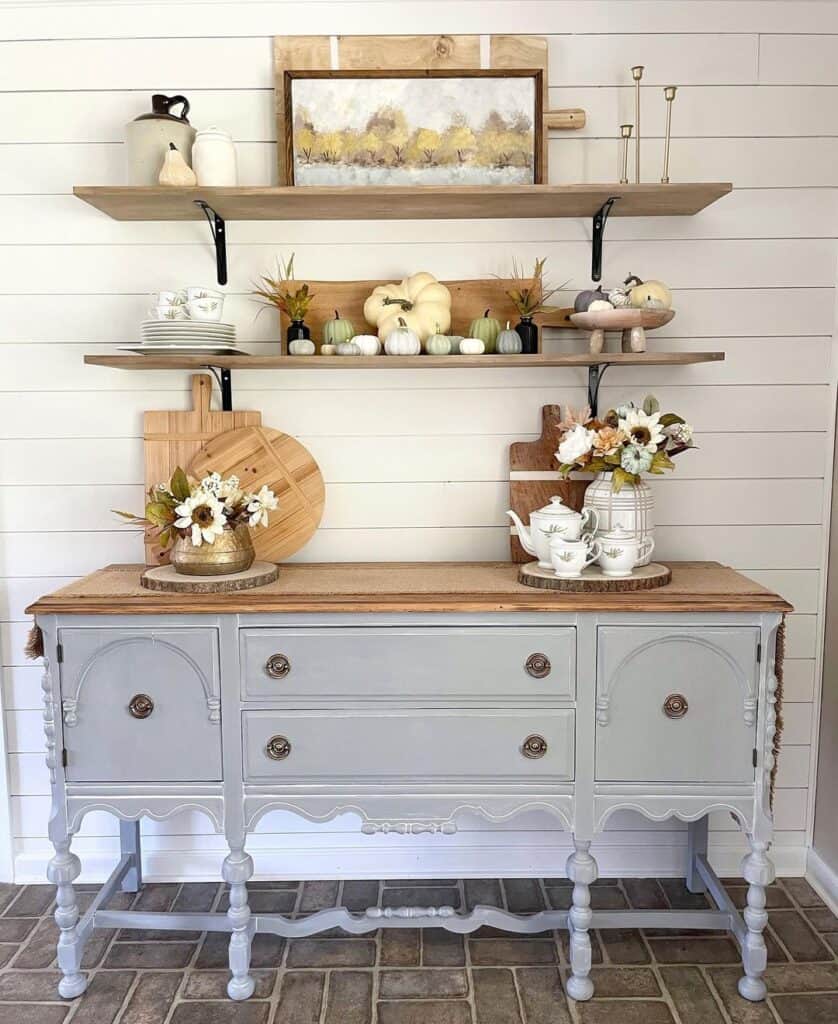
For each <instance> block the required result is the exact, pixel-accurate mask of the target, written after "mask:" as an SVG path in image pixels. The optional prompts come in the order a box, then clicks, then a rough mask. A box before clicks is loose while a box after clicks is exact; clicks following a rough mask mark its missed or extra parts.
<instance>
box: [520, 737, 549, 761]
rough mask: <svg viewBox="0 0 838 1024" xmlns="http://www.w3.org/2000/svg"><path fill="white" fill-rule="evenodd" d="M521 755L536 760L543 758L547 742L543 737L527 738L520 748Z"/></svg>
mask: <svg viewBox="0 0 838 1024" xmlns="http://www.w3.org/2000/svg"><path fill="white" fill-rule="evenodd" d="M521 753H522V754H523V755H524V757H530V758H533V759H535V758H538V757H544V755H545V754H546V753H547V740H545V739H544V737H543V736H536V735H532V736H527V738H526V739H525V740H524V743H523V746H522V747H521Z"/></svg>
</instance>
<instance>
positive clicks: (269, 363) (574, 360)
mask: <svg viewBox="0 0 838 1024" xmlns="http://www.w3.org/2000/svg"><path fill="white" fill-rule="evenodd" d="M724 357H725V354H724V352H600V353H599V354H598V355H591V354H590V353H588V352H579V353H577V352H574V353H570V354H562V355H546V354H544V353H539V354H538V355H517V356H499V355H482V356H222V355H218V356H214V355H207V356H180V355H160V356H143V355H124V356H123V355H104V356H85V357H84V361H85V363H87V364H88V366H110V367H113V368H115V369H120V370H200V369H204V368H206V367H208V366H215V367H218V368H219V369H228V370H337V369H341V370H392V369H413V370H416V369H444V368H450V369H458V368H459V369H489V368H491V367H510V366H555V367H561V366H611V365H615V364H616V365H619V366H684V365H687V364H689V363H715V362H719V361H720V360H723V359H724Z"/></svg>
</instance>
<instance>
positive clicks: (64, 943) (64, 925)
mask: <svg viewBox="0 0 838 1024" xmlns="http://www.w3.org/2000/svg"><path fill="white" fill-rule="evenodd" d="M52 844H53V846H54V847H55V856H54V857H53V858H52V860H50V862H49V864H48V865H47V878H48V879H49V881H50V882H52V883H53V885H55V887H56V891H55V904H56V906H55V923H56V924H57V925H58V928H59V930H60V935H59V936H58V966H59V968H60V970H61V974H62V978H61V980H60V981H59V982H58V991H59V993H60V994H61V995H62V996H63V997H64V998H65V999H73V998H74V997H75V996H80V995H81V994H82V992H84V990H85V989H86V988H87V978H86V977H85V975H83V974H82V973H81V958H82V954H83V952H84V942H83V941H82V940H81V939H80V938H79V934H78V927H77V926H78V922H79V907H78V903H77V902H76V891H75V889H74V888H73V882H74V881H75V879H76V878H78V877H79V875H80V874H81V863H80V861H79V859H78V857H77V856H76V855H75V854H74V853H70V836H69V835H66V836H64V837H62V838H60V839H53V840H52Z"/></svg>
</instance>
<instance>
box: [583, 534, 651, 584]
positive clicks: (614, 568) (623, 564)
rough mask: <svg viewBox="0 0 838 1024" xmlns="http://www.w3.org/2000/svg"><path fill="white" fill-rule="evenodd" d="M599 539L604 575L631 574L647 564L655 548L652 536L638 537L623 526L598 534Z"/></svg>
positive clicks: (618, 576)
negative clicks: (637, 567) (633, 570)
mask: <svg viewBox="0 0 838 1024" xmlns="http://www.w3.org/2000/svg"><path fill="white" fill-rule="evenodd" d="M597 541H598V542H599V545H600V551H599V556H598V560H599V567H600V569H601V570H602V575H603V576H614V577H617V578H620V577H625V576H631V572H632V569H634V567H635V566H639V565H641V564H644V565H645V564H646V563H647V562H648V561H649V559H650V558H651V556H652V552H653V551H654V550H655V542H654V540H653V539H652V538H651V537H645V538H641V537H638V536H637V535H636V534H634V533H630V532H629V531H628V530H625V529H623V527H622V526H615V527H614V529H613V530H608V531H606V532H605V533H599V534H597ZM644 559H645V561H644Z"/></svg>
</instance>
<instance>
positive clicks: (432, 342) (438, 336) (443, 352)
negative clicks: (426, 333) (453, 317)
mask: <svg viewBox="0 0 838 1024" xmlns="http://www.w3.org/2000/svg"><path fill="white" fill-rule="evenodd" d="M425 351H426V352H427V353H428V355H429V356H447V355H449V353H450V352H451V339H450V338H449V337H447V336H446V335H445V334H443V333H442V332H441V331H440V329H439V324H437V325H436V331H435V332H434V333H433V334H432V335H431V336H430V337H429V338H428V340H427V341H426V342H425Z"/></svg>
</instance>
